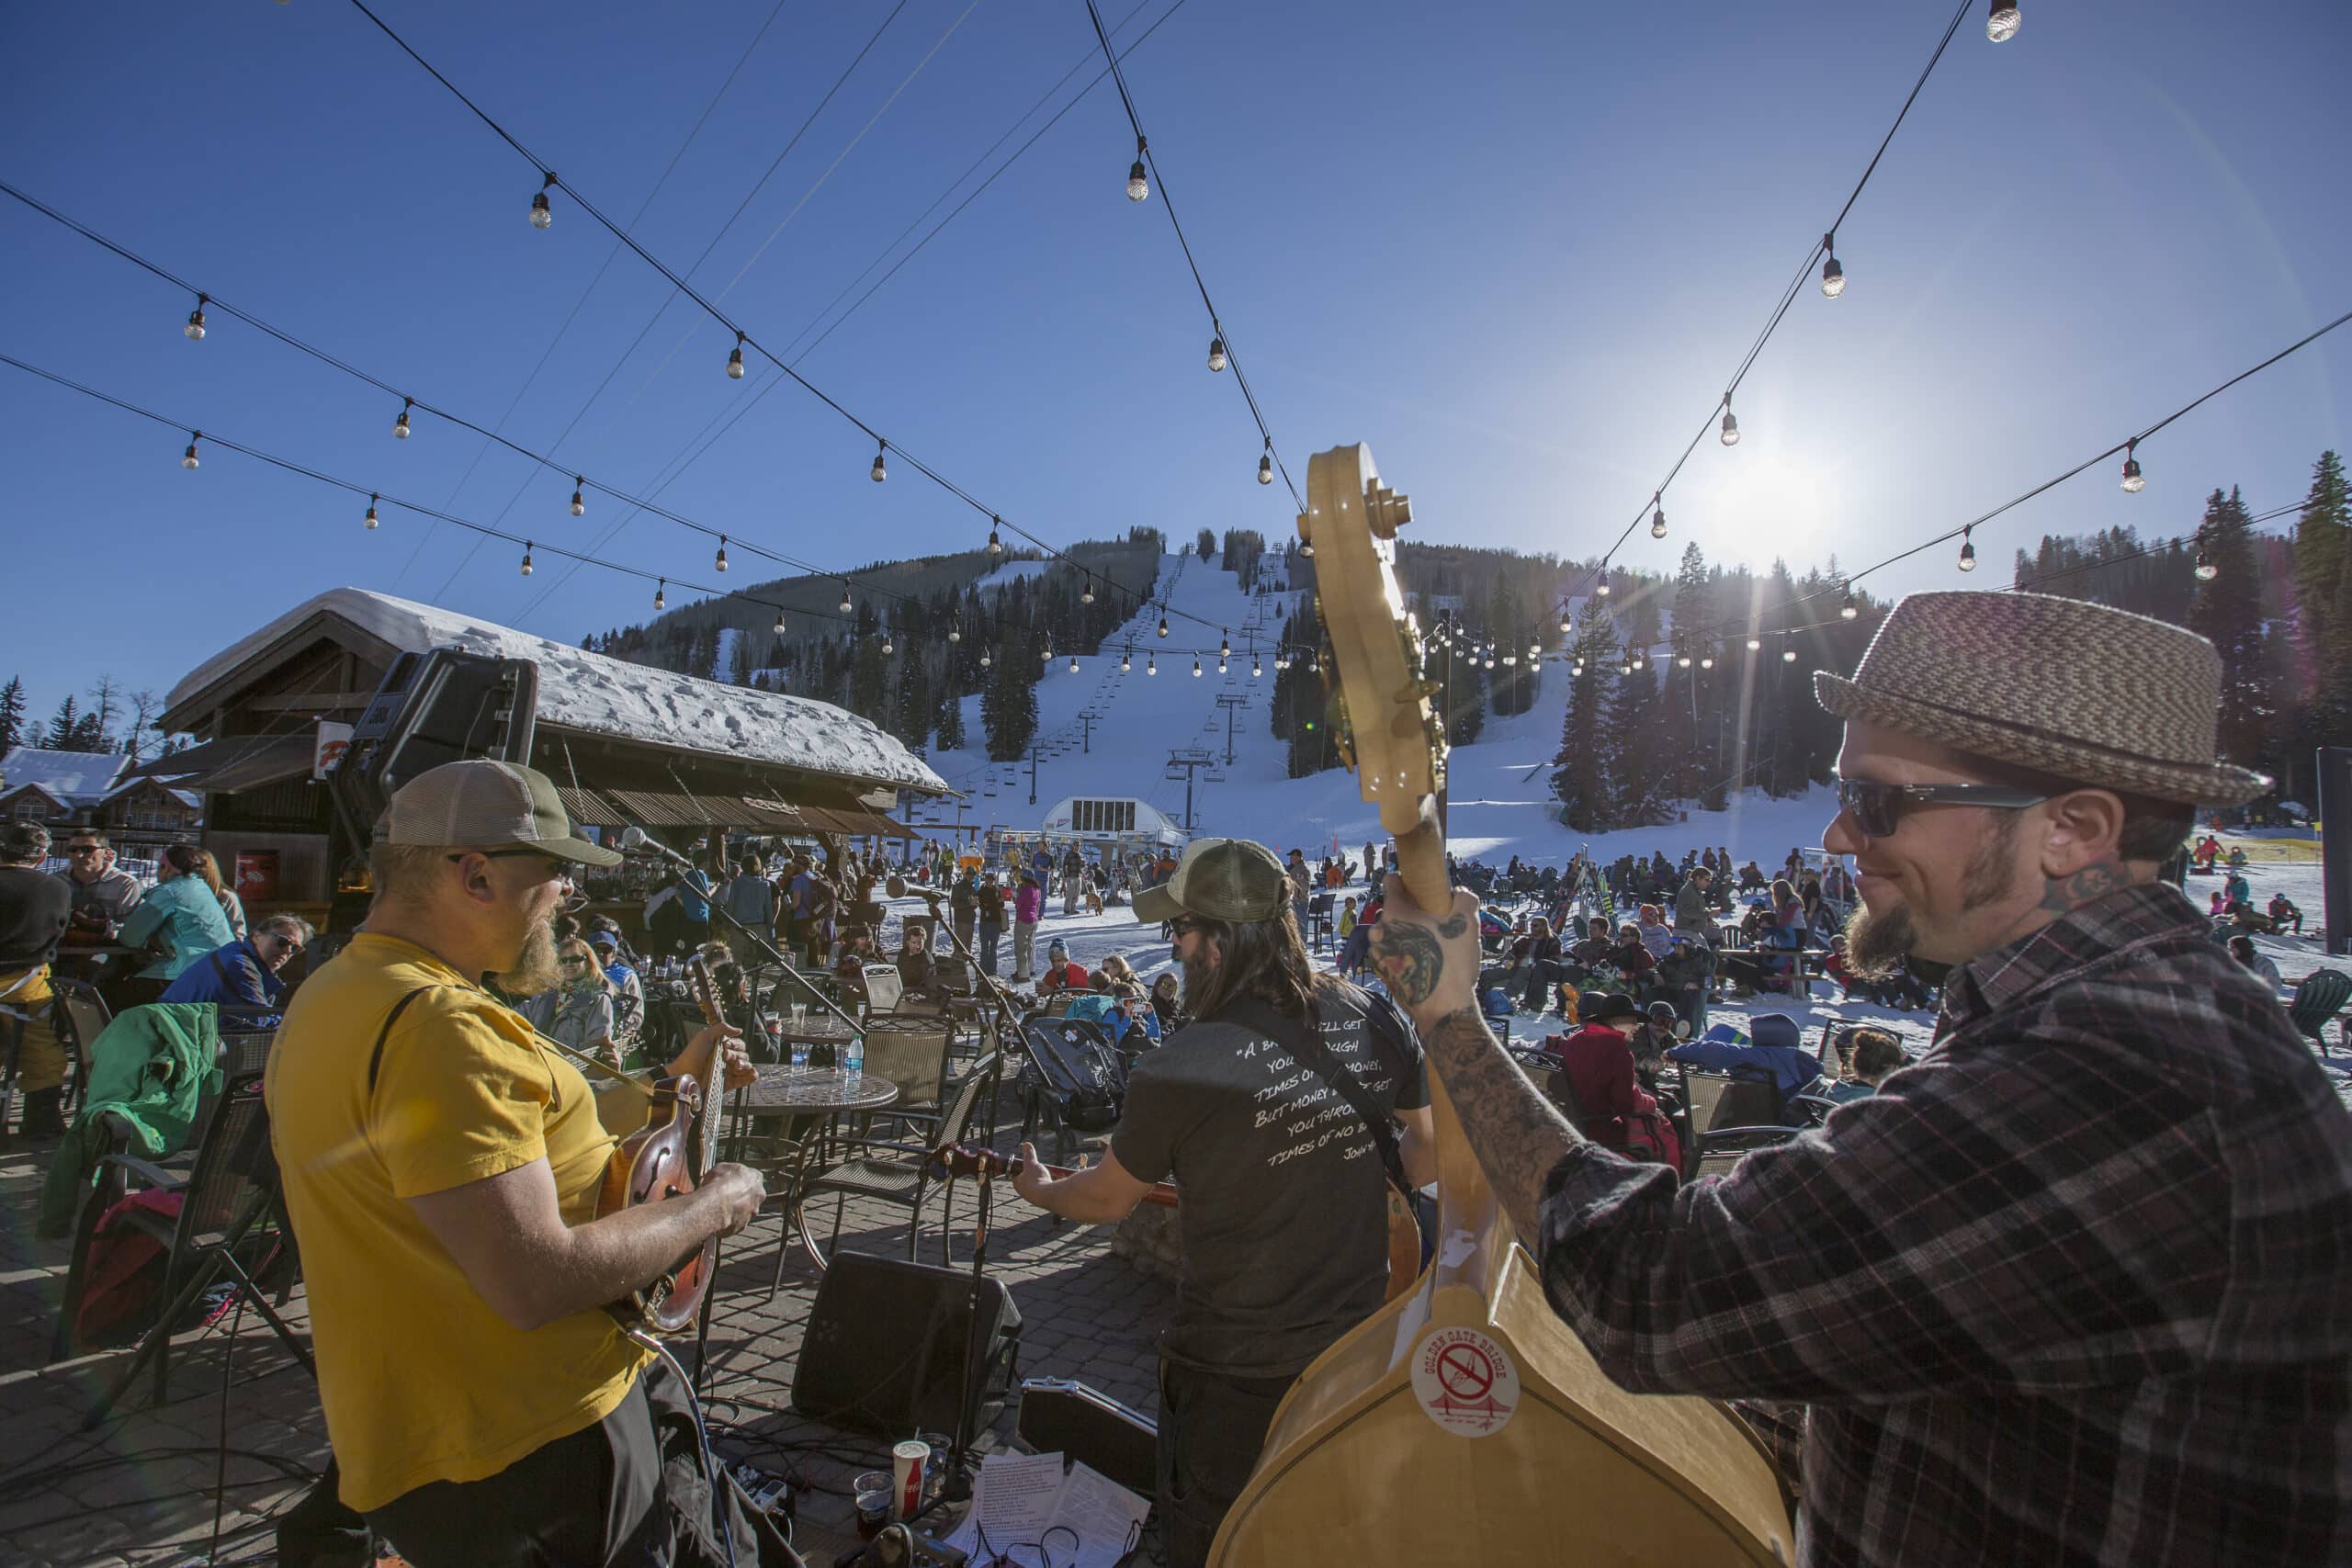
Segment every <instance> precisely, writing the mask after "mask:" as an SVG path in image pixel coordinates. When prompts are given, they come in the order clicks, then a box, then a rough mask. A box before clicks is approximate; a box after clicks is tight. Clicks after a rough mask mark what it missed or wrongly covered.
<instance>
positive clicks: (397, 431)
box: [392, 398, 416, 441]
mask: <svg viewBox="0 0 2352 1568" xmlns="http://www.w3.org/2000/svg"><path fill="white" fill-rule="evenodd" d="M415 406H416V400H415V399H414V398H402V399H401V416H400V418H398V419H396V420H394V421H392V439H393V440H395V441H405V440H407V439H408V411H409V410H411V409H413V408H414V407H415Z"/></svg>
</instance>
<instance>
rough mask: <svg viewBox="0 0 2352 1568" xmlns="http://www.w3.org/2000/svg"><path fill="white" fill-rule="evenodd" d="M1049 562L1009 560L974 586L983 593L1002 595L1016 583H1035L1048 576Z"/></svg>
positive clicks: (984, 575)
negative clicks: (1001, 593)
mask: <svg viewBox="0 0 2352 1568" xmlns="http://www.w3.org/2000/svg"><path fill="white" fill-rule="evenodd" d="M1053 564H1054V563H1053V562H1051V561H1049V560H1009V561H1007V562H1005V563H1004V564H1003V565H1002V566H1001V567H998V568H996V569H995V570H991V571H989V572H986V573H984V574H982V575H981V576H980V577H979V578H978V579H977V580H975V581H974V582H973V583H972V586H973V587H974V588H975V589H977V590H978V592H982V593H1000V592H1003V591H1004V590H1005V589H1007V588H1010V587H1012V585H1013V584H1014V583H1016V582H1034V581H1036V580H1037V579H1038V578H1041V577H1043V576H1045V575H1046V569H1047V568H1049V567H1051V566H1052V565H1053Z"/></svg>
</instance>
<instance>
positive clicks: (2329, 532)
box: [2293, 451, 2352, 679]
mask: <svg viewBox="0 0 2352 1568" xmlns="http://www.w3.org/2000/svg"><path fill="white" fill-rule="evenodd" d="M2347 540H2352V494H2347V491H2346V484H2345V479H2344V460H2343V459H2342V458H2341V457H2337V456H2336V455H2335V453H2334V452H2332V451H2329V452H2322V453H2321V454H2320V455H2319V461H2318V462H2317V463H2314V464H2313V465H2312V488H2311V491H2310V492H2309V493H2308V494H2307V495H2305V497H2304V498H2303V510H2302V514H2301V516H2300V517H2298V518H2297V519H2296V520H2295V570H2294V579H2293V581H2294V584H2295V619H2296V627H2297V640H2298V642H2299V643H2300V644H2301V649H2302V654H2303V668H2304V669H2305V670H2307V671H2313V672H2326V671H2333V670H2334V669H2335V665H2336V664H2337V663H2338V662H2340V661H2342V660H2347V659H2352V626H2347V625H2346V624H2345V623H2344V622H2343V621H2342V619H2340V618H2339V617H2338V616H2337V615H2336V614H2335V591H2336V584H2337V582H2338V581H2339V580H2340V579H2341V578H2342V576H2343V569H2344V563H2345V561H2346V558H2347V557H2352V545H2348V544H2347ZM2322 679H2324V673H2323V674H2322Z"/></svg>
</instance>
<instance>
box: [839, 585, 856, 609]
mask: <svg viewBox="0 0 2352 1568" xmlns="http://www.w3.org/2000/svg"><path fill="white" fill-rule="evenodd" d="M856 609H857V606H856V605H855V604H853V603H851V601H850V596H849V584H848V583H846V582H844V583H842V615H852V614H854V613H855V611H856Z"/></svg>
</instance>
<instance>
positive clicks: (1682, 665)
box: [1674, 653, 1691, 670]
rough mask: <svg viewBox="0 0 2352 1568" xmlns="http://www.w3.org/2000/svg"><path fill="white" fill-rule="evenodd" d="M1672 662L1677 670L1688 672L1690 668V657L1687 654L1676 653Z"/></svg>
mask: <svg viewBox="0 0 2352 1568" xmlns="http://www.w3.org/2000/svg"><path fill="white" fill-rule="evenodd" d="M1674 662H1675V665H1676V667H1677V668H1679V669H1683V670H1688V669H1690V668H1691V656H1690V655H1689V654H1687V653H1678V654H1676V655H1675V656H1674Z"/></svg>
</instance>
